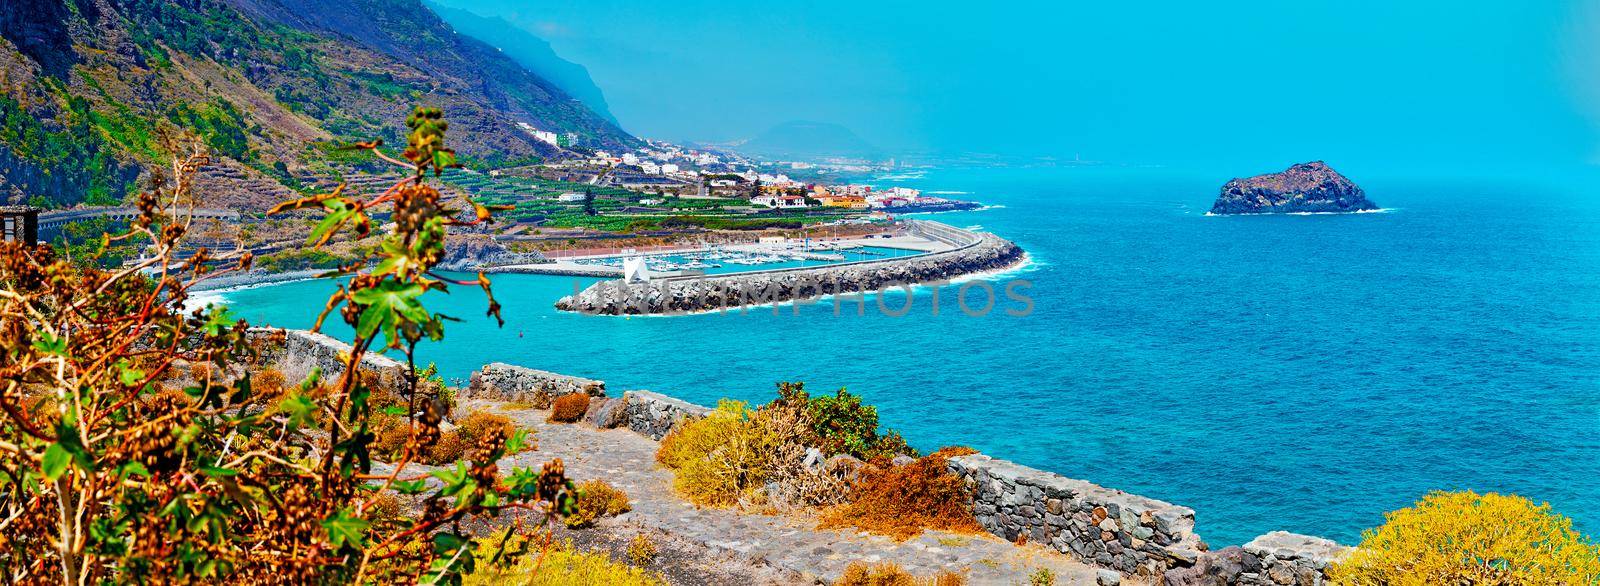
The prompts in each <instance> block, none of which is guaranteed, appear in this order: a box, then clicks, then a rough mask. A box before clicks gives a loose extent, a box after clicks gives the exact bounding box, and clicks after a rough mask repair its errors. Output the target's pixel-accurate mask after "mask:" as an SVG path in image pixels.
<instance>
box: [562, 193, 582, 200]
mask: <svg viewBox="0 0 1600 586" xmlns="http://www.w3.org/2000/svg"><path fill="white" fill-rule="evenodd" d="M556 201H561V202H574V201H583V194H581V193H563V194H561V195H558V196H556Z"/></svg>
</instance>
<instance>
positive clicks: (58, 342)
mask: <svg viewBox="0 0 1600 586" xmlns="http://www.w3.org/2000/svg"><path fill="white" fill-rule="evenodd" d="M33 349H34V350H38V351H40V352H43V353H45V354H54V355H57V356H66V355H67V339H66V338H57V337H55V336H52V335H50V332H39V339H37V340H34V341H33Z"/></svg>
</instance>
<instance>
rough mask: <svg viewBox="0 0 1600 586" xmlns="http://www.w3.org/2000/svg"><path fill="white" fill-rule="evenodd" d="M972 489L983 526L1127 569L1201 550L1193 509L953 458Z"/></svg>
mask: <svg viewBox="0 0 1600 586" xmlns="http://www.w3.org/2000/svg"><path fill="white" fill-rule="evenodd" d="M949 466H950V470H951V471H952V472H954V473H956V474H958V475H960V476H961V477H963V478H965V479H966V480H967V482H968V483H969V484H970V485H971V486H972V487H973V489H974V491H975V494H974V502H973V513H974V514H975V515H976V516H977V517H978V524H980V525H982V526H983V528H984V529H987V530H989V532H991V533H994V534H995V535H998V536H1000V537H1003V538H1005V539H1008V540H1016V539H1018V537H1019V536H1023V537H1025V538H1026V539H1027V541H1029V542H1033V543H1039V544H1044V545H1047V546H1049V547H1051V548H1054V549H1056V550H1057V551H1060V552H1062V553H1066V554H1068V555H1072V556H1074V557H1076V558H1078V559H1081V560H1083V561H1085V562H1088V563H1091V564H1094V565H1097V566H1100V567H1104V568H1113V569H1116V570H1118V571H1120V572H1122V573H1124V574H1137V575H1144V576H1156V575H1160V574H1161V573H1162V572H1165V571H1166V570H1167V569H1169V568H1173V567H1180V566H1188V565H1191V564H1193V563H1194V562H1195V561H1196V560H1197V559H1198V558H1199V557H1200V555H1201V553H1202V551H1201V548H1203V547H1204V545H1202V544H1201V543H1200V538H1199V537H1198V536H1196V535H1195V534H1194V510H1193V509H1190V508H1188V507H1181V506H1178V505H1174V504H1171V503H1166V502H1162V501H1158V500H1155V499H1150V498H1145V497H1142V496H1139V495H1135V494H1128V493H1126V492H1123V491H1120V490H1113V489H1109V488H1105V487H1101V486H1098V485H1095V484H1091V483H1089V482H1085V481H1082V480H1074V479H1071V478H1067V477H1064V476H1061V475H1058V474H1052V473H1049V472H1044V471H1041V470H1035V469H1033V468H1029V467H1026V466H1022V465H1020V464H1016V463H1013V462H1008V461H1006V460H996V459H994V458H991V457H989V456H985V455H983V454H971V455H967V456H958V457H955V458H951V459H950V464H949Z"/></svg>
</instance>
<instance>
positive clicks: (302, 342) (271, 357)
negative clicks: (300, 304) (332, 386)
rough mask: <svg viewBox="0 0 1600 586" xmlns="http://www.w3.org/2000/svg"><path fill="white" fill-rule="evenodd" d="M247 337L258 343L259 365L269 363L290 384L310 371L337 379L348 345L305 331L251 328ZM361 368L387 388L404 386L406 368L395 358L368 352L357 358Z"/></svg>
mask: <svg viewBox="0 0 1600 586" xmlns="http://www.w3.org/2000/svg"><path fill="white" fill-rule="evenodd" d="M250 337H251V338H252V339H254V340H256V341H257V342H258V347H259V348H260V350H261V361H262V364H270V365H273V366H274V367H275V368H277V369H278V371H279V372H282V373H283V377H284V380H287V381H289V382H291V383H298V382H299V381H302V380H305V378H306V377H307V376H309V375H310V374H311V372H312V371H313V370H320V371H321V373H322V379H323V380H333V379H336V378H338V377H339V376H340V375H342V374H344V361H345V358H344V357H348V356H349V355H350V350H351V348H350V345H349V344H346V343H344V342H340V341H339V340H336V339H333V338H332V337H329V336H327V335H325V334H321V333H316V332H308V331H305V330H279V329H272V328H253V329H251V330H250ZM361 368H362V370H365V371H368V372H371V373H372V374H373V375H374V376H375V377H376V378H377V382H378V384H379V385H381V386H384V387H386V388H388V389H389V390H391V391H399V390H401V389H403V388H405V373H406V367H405V365H404V364H401V363H400V361H398V360H395V359H393V358H390V357H388V356H384V355H382V354H377V353H373V352H368V353H366V354H364V355H362V357H361Z"/></svg>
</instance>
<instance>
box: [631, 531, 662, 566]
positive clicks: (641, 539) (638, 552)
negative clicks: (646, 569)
mask: <svg viewBox="0 0 1600 586" xmlns="http://www.w3.org/2000/svg"><path fill="white" fill-rule="evenodd" d="M658 553H660V551H659V550H657V549H656V542H654V541H650V537H649V536H646V535H645V534H643V533H640V534H638V535H635V536H633V540H632V541H629V542H628V560H630V561H632V562H633V564H634V565H636V566H642V565H645V564H648V563H650V562H653V561H655V559H656V555H657V554H658Z"/></svg>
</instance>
